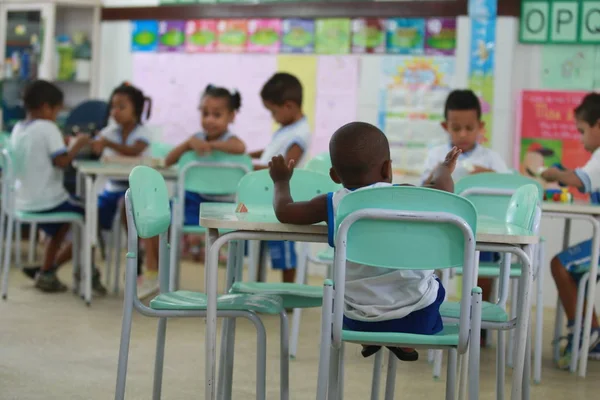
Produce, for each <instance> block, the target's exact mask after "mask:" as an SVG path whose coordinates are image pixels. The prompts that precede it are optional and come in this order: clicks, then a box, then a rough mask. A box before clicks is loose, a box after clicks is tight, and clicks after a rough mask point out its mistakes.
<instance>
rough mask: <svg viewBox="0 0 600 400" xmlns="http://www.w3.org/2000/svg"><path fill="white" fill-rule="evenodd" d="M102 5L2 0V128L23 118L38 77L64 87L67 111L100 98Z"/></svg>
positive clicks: (97, 0)
mask: <svg viewBox="0 0 600 400" xmlns="http://www.w3.org/2000/svg"><path fill="white" fill-rule="evenodd" d="M101 7H102V2H101V0H47V1H40V0H37V1H29V0H0V81H1V90H0V103H1V104H2V109H1V110H2V111H1V112H2V118H0V128H3V129H4V130H9V129H10V128H11V126H12V125H13V124H14V122H15V120H18V119H21V118H22V117H23V109H22V107H21V101H20V98H21V93H22V90H23V88H24V86H25V85H26V84H27V82H29V81H31V80H32V79H45V80H48V81H51V82H53V83H55V84H56V85H57V86H59V87H60V88H61V89H62V90H63V92H64V93H65V107H66V108H67V109H69V108H71V107H74V106H75V105H77V104H79V103H80V102H82V101H84V100H87V99H90V98H96V97H97V96H98V76H99V74H98V70H97V67H98V65H99V63H98V59H99V51H100V13H101ZM65 39H66V40H65Z"/></svg>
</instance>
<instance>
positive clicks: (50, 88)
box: [23, 80, 65, 111]
mask: <svg viewBox="0 0 600 400" xmlns="http://www.w3.org/2000/svg"><path fill="white" fill-rule="evenodd" d="M64 100H65V95H64V94H63V92H62V90H60V89H59V88H58V87H57V86H56V85H54V84H52V83H50V82H48V81H42V80H38V81H34V82H31V83H30V84H29V85H27V87H26V88H25V91H24V93H23V103H24V105H25V109H26V110H27V111H34V110H39V109H40V108H42V107H43V106H44V105H45V104H47V105H49V106H50V107H56V106H61V105H62V104H63V102H64Z"/></svg>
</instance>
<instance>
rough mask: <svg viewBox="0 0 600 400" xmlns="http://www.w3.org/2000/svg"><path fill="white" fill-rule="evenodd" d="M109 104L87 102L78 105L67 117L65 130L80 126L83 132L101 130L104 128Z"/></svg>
mask: <svg viewBox="0 0 600 400" xmlns="http://www.w3.org/2000/svg"><path fill="white" fill-rule="evenodd" d="M107 113H108V103H107V102H105V101H102V100H87V101H84V102H83V103H80V104H78V105H77V106H76V107H75V108H74V109H73V110H71V112H70V113H69V115H68V116H67V119H66V120H65V128H66V129H67V130H71V129H72V128H73V127H74V126H79V127H80V129H81V131H82V132H86V131H87V130H89V129H90V128H92V129H94V130H100V129H102V128H104V126H105V122H106V115H107Z"/></svg>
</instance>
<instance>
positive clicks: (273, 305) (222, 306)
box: [150, 290, 283, 314]
mask: <svg viewBox="0 0 600 400" xmlns="http://www.w3.org/2000/svg"><path fill="white" fill-rule="evenodd" d="M206 307H207V301H206V294H204V293H200V292H192V291H189V290H178V291H176V292H169V293H161V294H159V295H158V296H156V297H155V298H154V299H152V300H151V301H150V308H152V309H154V310H206ZM217 310H220V311H253V312H257V313H263V314H279V313H280V312H281V311H282V310H283V306H282V301H281V298H279V297H277V296H269V295H263V294H256V295H254V294H252V295H246V294H225V295H221V296H219V297H218V299H217Z"/></svg>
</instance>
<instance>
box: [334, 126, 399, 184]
mask: <svg viewBox="0 0 600 400" xmlns="http://www.w3.org/2000/svg"><path fill="white" fill-rule="evenodd" d="M329 154H330V156H331V166H332V167H333V169H334V170H335V172H336V174H337V175H338V177H339V178H340V179H341V180H342V182H348V181H351V180H355V179H359V178H360V177H362V176H365V175H367V174H369V173H370V172H371V170H372V169H373V168H379V167H380V166H381V162H382V161H386V160H389V159H390V144H389V142H388V139H387V137H386V136H385V134H384V133H383V132H382V131H381V130H380V129H379V128H377V127H376V126H374V125H371V124H368V123H366V122H350V123H349V124H346V125H344V126H342V127H341V128H339V129H338V130H337V131H335V133H334V134H333V136H332V137H331V140H330V141H329Z"/></svg>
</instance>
